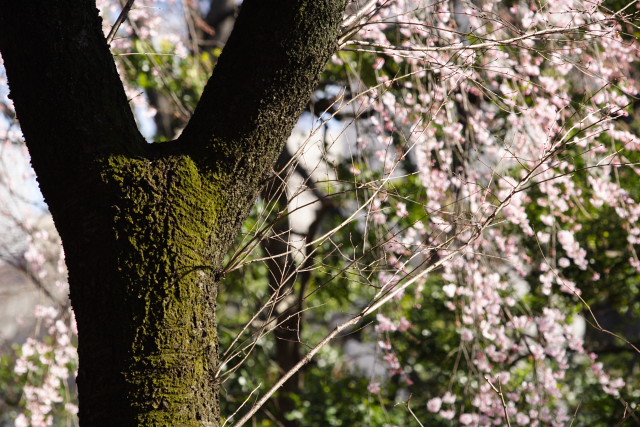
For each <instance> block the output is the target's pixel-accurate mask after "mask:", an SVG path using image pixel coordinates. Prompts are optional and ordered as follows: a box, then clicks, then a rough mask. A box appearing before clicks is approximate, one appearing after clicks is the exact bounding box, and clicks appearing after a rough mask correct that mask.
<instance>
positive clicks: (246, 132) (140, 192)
mask: <svg viewBox="0 0 640 427" xmlns="http://www.w3.org/2000/svg"><path fill="white" fill-rule="evenodd" d="M344 3H345V1H344V0H340V1H338V0H309V1H307V0H288V1H285V0H269V1H267V0H245V2H244V5H243V9H242V11H241V13H240V16H239V17H238V20H237V24H236V28H235V30H234V32H233V33H232V35H231V37H230V39H229V41H228V43H227V46H226V48H225V50H224V52H223V54H222V56H221V58H220V61H219V63H218V66H217V67H216V69H215V71H214V74H213V76H212V77H211V79H210V81H209V83H208V84H207V87H206V89H205V92H204V94H203V96H202V99H201V101H200V103H199V105H198V107H197V109H196V112H195V113H194V116H193V118H192V119H191V121H190V123H189V125H188V126H187V128H186V129H185V131H184V133H183V135H182V136H181V137H180V138H179V140H177V141H173V142H168V143H163V144H153V145H147V144H146V143H145V142H144V140H143V138H142V137H141V135H140V133H139V132H138V130H137V128H136V126H135V121H134V119H133V116H132V114H131V110H130V108H129V106H128V103H127V99H126V97H125V94H124V91H123V89H122V85H121V83H120V81H119V78H118V74H117V72H116V68H115V66H114V63H113V59H112V57H111V54H110V52H109V49H108V46H107V44H106V42H105V40H104V36H103V34H102V32H101V21H100V18H99V16H98V12H97V10H96V8H95V3H94V2H93V1H87V0H59V1H50V0H30V1H15V0H0V53H1V54H2V56H3V59H4V62H5V67H6V69H7V75H8V78H9V85H10V89H11V97H12V99H13V100H14V103H15V106H16V111H17V115H18V119H19V120H20V124H21V127H22V130H23V133H24V135H25V139H26V142H27V146H28V148H29V152H30V154H31V158H32V163H33V166H34V168H35V170H36V173H37V175H38V181H39V183H40V187H41V189H42V191H43V194H44V196H45V200H46V201H47V203H48V204H49V207H50V210H51V213H52V214H53V217H54V221H55V223H56V227H57V228H58V231H59V232H60V235H61V237H62V240H63V245H64V248H65V253H66V259H67V264H68V269H69V283H70V286H71V295H70V296H71V301H72V304H73V307H74V310H75V313H76V318H77V322H78V331H79V347H78V351H79V356H80V370H79V374H78V379H77V381H78V388H79V393H80V422H81V425H84V426H136V425H140V426H142V425H149V426H151V425H162V426H169V425H175V426H178V425H179V426H188V425H219V423H220V414H219V408H218V401H217V399H218V384H217V382H216V378H215V377H214V372H215V371H216V369H217V363H218V355H217V339H216V319H215V298H216V290H217V283H218V281H219V280H220V279H221V265H222V259H223V257H224V254H225V252H226V251H227V250H228V248H229V247H230V245H231V244H232V242H233V240H234V238H235V235H236V233H237V232H238V229H239V227H240V225H241V224H242V222H243V221H244V219H245V217H246V215H247V214H248V211H249V209H250V206H251V204H252V203H253V201H254V199H255V197H256V194H257V193H258V191H259V190H260V187H261V185H262V182H263V180H264V178H265V176H266V174H267V173H268V172H269V170H270V168H271V167H272V165H273V163H274V162H275V160H276V158H277V156H278V154H279V152H280V150H281V149H282V146H283V144H284V142H285V140H286V138H287V136H288V135H289V133H290V131H291V129H292V127H293V125H294V124H295V121H296V119H297V117H298V115H299V114H300V112H301V111H302V109H303V108H304V106H305V104H306V103H307V101H308V99H309V97H310V95H311V92H312V90H313V88H314V86H315V85H316V83H317V76H318V74H319V73H320V71H321V70H322V68H323V66H324V64H325V62H326V61H327V59H328V58H329V55H330V54H331V53H332V52H333V50H334V48H335V43H336V39H337V35H338V31H339V24H340V21H341V18H342V13H343V10H344Z"/></svg>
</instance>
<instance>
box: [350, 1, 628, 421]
mask: <svg viewBox="0 0 640 427" xmlns="http://www.w3.org/2000/svg"><path fill="white" fill-rule="evenodd" d="M378 5H379V6H380V7H379V9H378V11H377V14H376V15H375V16H373V17H371V19H369V21H368V22H367V23H366V24H365V25H363V29H362V31H361V32H360V33H359V37H360V38H359V39H357V40H355V41H353V43H351V44H348V46H349V47H348V49H347V50H352V51H357V52H365V53H369V54H372V55H374V56H375V57H376V59H375V60H374V65H373V69H374V71H375V73H376V76H377V79H378V82H379V86H377V87H376V89H375V90H370V91H368V92H367V96H368V99H367V100H366V102H365V104H367V105H370V106H371V107H372V108H373V109H374V110H375V112H376V115H375V116H374V118H373V119H371V121H370V123H371V127H370V134H369V135H367V136H360V138H363V139H364V138H369V140H370V141H371V143H369V144H368V147H366V148H365V150H366V149H368V150H369V151H370V154H371V155H372V156H374V158H376V159H377V160H379V161H380V162H379V164H380V165H381V166H380V170H381V174H382V176H385V177H386V180H387V181H389V182H393V181H394V180H397V181H400V180H402V179H403V177H404V176H406V175H407V174H411V173H410V171H411V170H417V172H416V174H417V175H418V177H419V180H420V183H421V184H422V185H423V186H424V189H425V190H424V191H425V197H424V199H422V198H420V199H415V200H411V201H407V200H406V198H405V199H403V200H402V201H401V203H397V200H394V198H393V197H387V196H386V195H385V196H384V197H381V198H379V199H376V200H375V201H374V209H373V211H375V212H376V213H378V215H380V213H382V212H384V214H385V215H386V216H388V217H393V216H394V215H395V217H396V218H403V217H405V216H406V211H407V206H408V205H409V204H412V205H413V206H412V208H413V209H416V208H418V207H422V208H423V209H424V212H425V217H426V218H424V219H421V220H420V221H419V222H414V223H413V224H411V225H410V226H408V227H404V228H402V229H400V228H398V230H400V231H398V230H396V229H392V230H391V231H392V236H393V237H389V239H390V244H389V245H387V247H386V248H387V249H388V253H389V256H387V261H388V262H389V264H390V265H391V266H392V267H393V268H395V270H396V273H390V272H389V269H385V270H384V271H382V272H381V273H380V277H379V279H380V282H381V286H382V287H383V289H384V288H385V287H387V288H393V286H396V284H397V283H398V282H401V279H402V278H403V277H404V274H403V272H406V271H408V270H410V268H409V267H410V266H411V265H415V264H416V263H417V262H423V261H424V260H425V257H427V256H428V255H427V254H432V253H433V252H434V251H435V252H436V253H437V255H438V256H437V257H434V259H439V258H440V259H441V258H446V257H447V256H449V255H450V254H452V253H455V254H456V256H455V257H453V258H451V259H450V260H449V261H448V262H446V263H444V264H443V269H444V274H443V277H444V278H445V280H446V281H447V282H448V283H447V284H446V285H445V286H444V287H443V288H442V292H443V293H444V295H445V305H446V307H447V308H449V309H450V310H452V311H454V312H456V313H457V315H458V316H457V317H458V318H459V319H460V322H459V324H458V325H456V328H457V330H458V332H459V334H460V349H461V351H462V349H463V348H464V354H465V355H466V357H467V359H468V360H467V366H468V368H467V371H466V372H459V373H458V375H459V377H460V378H461V379H462V381H463V382H464V383H465V384H471V386H470V387H459V390H461V391H460V392H462V390H464V395H463V396H461V397H462V399H458V402H460V401H465V399H466V402H467V403H466V404H461V405H460V406H458V407H456V406H455V405H453V404H454V403H455V402H456V400H455V399H451V395H450V394H448V395H446V396H433V397H432V398H430V400H429V401H428V405H427V407H428V410H429V411H431V412H433V413H437V414H439V416H440V417H442V418H443V419H453V418H454V417H457V419H458V421H459V422H460V423H461V424H463V425H477V426H485V425H495V424H500V423H504V421H505V417H507V416H508V417H509V418H510V420H511V421H514V420H515V424H516V425H527V424H530V425H532V426H539V425H558V426H559V425H565V423H566V421H567V420H568V419H569V415H568V413H567V411H568V405H569V403H568V402H569V399H570V397H569V395H570V390H568V387H565V386H564V385H563V380H565V377H566V374H567V372H568V370H570V369H574V368H576V367H580V369H584V370H585V371H590V372H591V373H592V374H593V375H595V377H596V378H597V381H598V382H599V383H600V384H601V386H602V391H603V392H604V393H607V394H610V395H613V396H619V395H620V389H621V388H622V387H623V386H624V384H625V383H624V381H623V380H622V379H620V378H611V377H610V376H609V375H608V374H607V373H606V368H605V367H604V366H603V365H602V364H601V363H596V362H595V361H594V360H595V359H594V357H595V356H589V355H588V354H587V353H586V351H585V349H584V347H583V341H582V335H581V333H578V332H577V331H576V330H577V328H576V325H575V320H574V318H573V317H572V316H568V315H566V314H564V313H565V312H566V311H567V310H568V309H569V307H572V306H575V305H576V304H578V305H579V304H581V301H580V300H579V298H578V297H579V296H580V295H581V293H582V292H581V288H583V287H586V286H590V283H573V282H572V281H571V280H569V279H568V278H567V275H568V273H566V272H569V271H573V270H575V269H578V270H580V271H586V272H590V273H592V277H593V279H592V280H593V281H594V282H595V281H597V280H599V278H600V275H601V273H602V272H599V271H595V270H594V269H593V267H592V266H591V265H590V255H589V251H588V248H586V247H584V246H583V245H584V241H583V240H581V239H580V237H579V234H580V231H581V230H582V228H583V225H582V224H581V221H582V220H583V219H584V218H585V216H583V215H582V213H581V212H585V211H587V210H590V209H604V208H611V211H612V212H614V213H615V215H616V218H615V222H612V223H616V224H619V226H620V227H622V229H623V230H624V231H625V232H626V233H627V235H628V246H627V251H628V253H629V254H631V255H630V258H629V263H630V264H631V265H633V266H635V267H636V268H638V267H639V266H640V262H638V257H637V254H636V250H635V249H636V248H635V247H634V245H636V244H638V243H639V242H640V238H639V235H640V229H638V227H637V221H638V209H639V206H640V205H639V203H638V201H637V200H634V199H633V197H632V196H631V194H630V192H629V190H628V188H625V184H624V181H623V180H621V179H620V174H621V173H623V172H624V173H625V174H631V175H632V176H633V175H637V174H638V172H640V170H639V169H638V168H637V167H635V166H634V165H633V163H632V162H631V161H629V159H628V157H629V155H631V154H632V153H633V152H637V150H638V148H639V144H638V143H639V142H640V141H639V139H638V137H637V136H636V135H634V134H632V133H631V132H629V131H628V130H627V128H626V125H625V123H624V120H622V119H623V118H624V117H625V116H627V115H628V113H627V111H626V108H627V107H628V106H629V104H630V102H631V99H630V97H634V96H637V95H638V90H639V86H638V82H637V81H635V80H634V77H636V76H635V75H634V71H633V70H634V69H635V70H637V69H638V63H637V61H638V60H637V58H638V53H640V49H639V47H638V43H637V42H634V41H632V40H629V39H624V38H623V37H622V36H621V35H620V32H621V31H622V27H621V24H620V22H619V21H617V20H615V19H613V17H612V16H611V15H610V14H607V12H606V11H605V9H603V8H602V9H601V8H600V7H599V5H598V3H597V2H590V1H589V2H586V1H577V0H560V1H553V2H542V3H539V4H538V6H536V7H524V6H523V5H522V4H515V5H513V6H511V7H510V8H509V9H505V7H504V6H503V5H502V4H501V2H495V1H484V2H473V3H471V2H465V1H453V2H435V3H433V2H431V3H429V2H422V1H390V2H378ZM474 45H481V46H482V47H480V48H477V47H474ZM344 58H346V56H344V55H343V56H342V57H341V59H342V60H345V59H344ZM346 61H348V59H346ZM387 63H388V65H387ZM394 63H395V64H400V67H399V66H398V65H394ZM398 70H400V71H398ZM402 73H404V74H402ZM363 156H365V154H363ZM403 162H405V163H403ZM373 164H374V163H371V162H370V163H369V166H370V167H371V165H373ZM636 179H637V177H636ZM585 181H586V182H587V183H588V185H584V182H585ZM532 205H534V206H535V209H530V207H531V206H532ZM493 215H495V218H493ZM587 215H588V214H587ZM492 218H493V220H492V221H490V222H489V223H487V222H486V221H487V219H489V220H491V219H492ZM371 220H372V222H373V223H374V224H384V223H385V220H386V217H385V218H377V217H375V216H372V217H371ZM399 223H400V220H399ZM478 227H484V228H483V229H482V230H481V232H480V233H479V234H477V229H478ZM527 241H529V242H531V241H534V242H535V246H536V248H537V249H536V250H534V251H533V253H532V252H531V251H528V250H527V249H525V247H524V246H525V245H524V243H525V242H527ZM420 252H422V253H423V254H424V256H422V257H420V256H417V255H418V254H419V253H420ZM408 259H411V260H412V261H410V262H409V263H408V261H407V260H408ZM398 272H399V273H398ZM535 292H539V294H540V295H544V296H546V297H547V298H548V302H549V304H548V307H547V308H544V309H543V310H542V312H538V313H536V312H532V311H531V310H530V309H529V308H528V307H527V303H526V296H527V295H529V294H531V293H535ZM558 292H560V293H564V294H565V295H567V296H568V297H569V298H557V297H556V295H557V294H558ZM582 308H583V309H585V307H584V306H582ZM394 328H396V326H395V324H394V323H393V321H392V320H391V319H389V318H388V317H386V316H378V326H377V331H378V333H379V334H380V333H381V332H382V331H389V330H395V329H394ZM384 350H385V352H386V354H393V342H392V341H391V342H385V347H384ZM389 359H391V358H389ZM385 360H386V358H385ZM387 364H388V366H389V369H390V370H391V371H392V372H401V369H399V368H398V366H397V361H396V359H393V360H387ZM532 366H533V367H534V369H533V370H531V367H532ZM524 372H528V373H526V374H524ZM472 378H473V380H472ZM497 384H501V387H502V388H503V389H504V390H505V392H506V393H505V395H506V396H507V399H506V401H505V402H503V401H502V400H501V397H500V396H499V394H498V393H496V391H495V387H496V385H497ZM380 387H381V385H380V384H376V387H374V389H376V390H380ZM469 390H471V392H470V391H469ZM469 393H471V394H469ZM445 397H446V398H445ZM505 405H506V407H505Z"/></svg>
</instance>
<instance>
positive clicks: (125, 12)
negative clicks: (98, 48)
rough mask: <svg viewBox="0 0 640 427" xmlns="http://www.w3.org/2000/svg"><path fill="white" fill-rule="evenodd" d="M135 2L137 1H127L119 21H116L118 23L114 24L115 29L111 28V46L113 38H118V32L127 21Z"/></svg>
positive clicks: (109, 36) (109, 37)
mask: <svg viewBox="0 0 640 427" xmlns="http://www.w3.org/2000/svg"><path fill="white" fill-rule="evenodd" d="M134 1H136V0H127V3H126V4H125V5H124V7H123V8H122V11H121V12H120V15H118V19H116V22H115V23H114V24H113V27H111V31H109V35H108V36H107V44H111V42H112V41H113V38H114V37H115V36H116V33H117V32H118V29H119V28H120V26H121V25H122V23H123V22H124V20H125V19H127V15H128V14H129V11H130V10H131V6H133V2H134Z"/></svg>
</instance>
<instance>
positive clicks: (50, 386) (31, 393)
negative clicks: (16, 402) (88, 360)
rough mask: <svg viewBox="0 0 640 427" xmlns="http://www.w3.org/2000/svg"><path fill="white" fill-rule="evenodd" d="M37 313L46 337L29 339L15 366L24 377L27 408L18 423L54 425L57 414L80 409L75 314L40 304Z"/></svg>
mask: <svg viewBox="0 0 640 427" xmlns="http://www.w3.org/2000/svg"><path fill="white" fill-rule="evenodd" d="M35 315H36V318H37V319H38V320H39V321H40V322H41V327H42V329H43V330H42V336H43V338H33V337H32V338H28V339H27V341H26V342H25V343H24V344H23V345H22V347H21V348H20V357H19V358H18V359H17V360H16V364H15V368H14V371H15V374H16V375H17V376H18V378H19V380H21V381H24V387H23V389H22V390H23V402H24V410H23V411H22V412H21V413H20V414H18V415H17V417H16V419H15V425H16V426H17V427H27V426H33V427H48V426H52V425H53V423H54V415H55V419H57V420H60V419H62V418H63V417H66V418H68V419H73V418H75V414H77V412H78V408H77V406H76V405H75V403H73V402H74V401H75V398H73V397H72V393H71V386H70V384H73V380H72V379H73V378H75V375H76V372H75V370H76V369H77V364H78V355H77V351H76V348H75V343H74V340H75V337H76V336H77V331H76V330H75V319H74V318H73V314H72V312H71V311H70V310H66V311H65V312H64V313H61V312H59V311H58V310H56V309H54V308H52V307H45V306H37V307H36V310H35ZM70 380H71V381H70Z"/></svg>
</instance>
